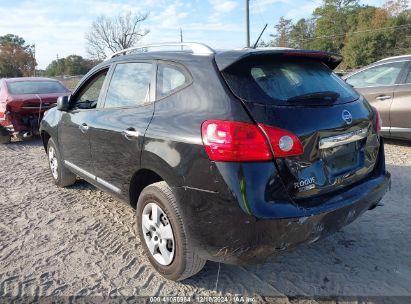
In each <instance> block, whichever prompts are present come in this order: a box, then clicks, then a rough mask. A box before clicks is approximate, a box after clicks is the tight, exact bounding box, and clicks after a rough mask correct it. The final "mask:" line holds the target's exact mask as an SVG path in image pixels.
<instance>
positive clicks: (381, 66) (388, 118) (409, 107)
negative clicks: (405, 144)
mask: <svg viewBox="0 0 411 304" xmlns="http://www.w3.org/2000/svg"><path fill="white" fill-rule="evenodd" d="M410 68H411V55H406V56H396V57H390V58H386V59H382V60H380V61H377V62H375V63H373V64H371V65H369V66H366V67H364V68H362V69H360V70H357V71H355V72H353V73H350V74H348V75H345V76H344V77H343V79H344V80H345V81H346V82H347V83H348V84H350V85H351V86H353V87H354V88H355V89H356V90H357V91H358V92H359V93H360V94H362V95H363V96H364V97H365V98H366V99H367V100H368V102H369V103H370V104H371V105H372V106H374V107H376V108H377V109H378V111H379V112H380V115H381V118H382V124H383V125H382V129H381V133H382V134H383V135H384V136H385V137H392V138H399V139H411V70H410Z"/></svg>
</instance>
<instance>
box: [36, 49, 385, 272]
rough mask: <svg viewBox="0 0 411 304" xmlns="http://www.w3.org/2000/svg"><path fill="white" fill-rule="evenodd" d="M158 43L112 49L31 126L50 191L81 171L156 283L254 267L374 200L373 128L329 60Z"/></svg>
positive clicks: (377, 159)
mask: <svg viewBox="0 0 411 304" xmlns="http://www.w3.org/2000/svg"><path fill="white" fill-rule="evenodd" d="M166 46H171V47H175V49H176V50H175V49H174V50H163V51H150V50H151V49H153V48H154V47H155V46H147V47H143V48H141V49H137V48H133V49H128V50H123V51H121V52H119V53H115V54H113V55H112V56H111V57H110V58H109V59H108V60H106V61H104V62H103V63H101V64H99V65H98V66H96V67H95V68H93V69H92V70H91V71H90V72H89V73H88V74H87V75H86V76H85V77H84V78H83V79H82V81H81V82H80V83H79V85H78V86H77V88H76V89H75V91H74V93H73V94H72V95H71V96H66V97H60V98H59V100H58V105H57V108H55V109H51V110H49V111H48V112H47V114H46V115H45V117H44V119H43V121H42V122H41V136H42V138H43V142H44V147H45V148H46V151H47V154H48V159H49V164H50V169H51V173H52V176H53V178H54V181H55V183H56V184H57V185H59V186H63V187H64V186H68V185H71V184H73V183H74V182H75V181H76V177H77V176H80V177H81V178H83V179H85V180H87V181H89V182H90V183H92V184H94V185H95V186H97V187H99V188H101V189H104V190H105V191H107V192H110V193H111V194H113V195H115V196H116V197H118V198H120V199H121V200H124V201H127V202H128V203H129V204H131V206H133V207H135V208H136V212H137V231H138V233H139V235H140V239H141V240H144V241H142V244H143V246H144V248H145V251H146V253H147V256H148V258H149V259H150V261H151V263H152V265H153V266H154V268H156V270H157V271H158V272H160V273H161V274H162V275H163V276H164V277H166V278H168V279H172V280H182V279H184V278H188V277H190V276H192V275H194V274H195V273H197V272H198V271H200V270H201V269H202V267H203V266H204V263H205V261H206V260H212V261H218V262H224V263H246V262H262V261H264V260H265V259H266V258H267V257H269V256H270V255H273V254H278V253H280V252H282V251H284V250H288V249H290V248H292V247H294V246H296V245H298V244H301V243H304V242H314V241H316V240H318V239H319V238H321V237H323V236H325V235H328V234H330V233H332V232H334V231H336V230H338V229H340V228H341V227H343V226H344V225H347V224H348V223H350V222H352V221H353V220H354V219H355V218H357V217H358V216H359V215H360V214H362V213H363V212H364V211H366V210H368V209H371V208H374V207H375V206H376V205H377V204H378V202H379V201H380V200H381V198H382V197H383V195H384V194H385V192H386V191H387V189H388V187H389V184H390V174H389V173H388V172H387V171H386V169H385V160H384V148H383V147H384V146H383V142H382V139H381V138H380V136H379V132H380V127H381V120H380V117H379V114H378V112H377V111H376V110H375V109H373V108H372V107H371V106H370V105H369V104H368V103H367V102H366V101H365V100H364V99H363V97H361V96H360V95H359V94H357V93H356V92H355V91H354V90H353V89H352V88H351V87H350V86H349V85H347V84H346V83H345V82H343V81H342V80H341V79H340V78H339V77H338V76H336V75H335V74H334V73H333V72H332V69H334V68H335V67H336V66H337V65H338V64H339V63H340V61H341V57H339V56H338V55H336V54H332V53H326V52H317V51H306V50H292V49H242V50H232V51H223V52H215V51H213V50H212V49H210V48H209V47H207V46H205V45H202V44H195V43H183V44H171V45H170V44H169V45H166ZM152 47H153V48H152ZM187 49H189V50H187Z"/></svg>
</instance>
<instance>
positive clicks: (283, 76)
mask: <svg viewBox="0 0 411 304" xmlns="http://www.w3.org/2000/svg"><path fill="white" fill-rule="evenodd" d="M223 76H224V78H225V80H226V82H227V84H228V85H229V87H230V88H231V90H232V91H233V93H234V94H235V95H237V96H238V97H240V98H241V99H244V100H246V101H251V102H256V103H266V104H275V103H284V104H290V103H301V102H310V103H312V102H314V103H320V104H323V103H325V102H330V101H332V102H349V101H353V100H356V99H357V98H358V97H359V96H358V94H357V93H356V92H355V91H354V90H353V89H352V87H351V86H349V85H348V84H346V83H345V82H344V81H343V80H341V79H340V78H339V77H338V76H337V75H336V74H334V73H333V72H332V70H330V69H329V68H328V67H327V66H326V65H325V64H323V63H322V62H320V61H315V60H309V59H308V60H307V59H287V60H284V59H282V60H281V61H280V60H279V59H277V58H269V59H267V58H266V59H264V60H262V59H258V60H255V59H254V60H247V61H245V62H240V63H237V64H234V65H233V66H231V67H229V68H227V69H226V70H224V71H223Z"/></svg>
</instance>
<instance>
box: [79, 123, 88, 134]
mask: <svg viewBox="0 0 411 304" xmlns="http://www.w3.org/2000/svg"><path fill="white" fill-rule="evenodd" d="M78 127H79V129H80V131H81V132H83V133H86V132H87V131H88V125H87V124H86V123H83V124H81V125H79V126H78Z"/></svg>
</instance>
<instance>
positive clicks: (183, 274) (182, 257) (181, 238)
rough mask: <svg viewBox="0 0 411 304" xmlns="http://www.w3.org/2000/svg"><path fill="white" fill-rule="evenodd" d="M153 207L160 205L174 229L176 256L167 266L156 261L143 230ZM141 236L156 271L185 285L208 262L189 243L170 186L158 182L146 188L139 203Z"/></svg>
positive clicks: (139, 229)
mask: <svg viewBox="0 0 411 304" xmlns="http://www.w3.org/2000/svg"><path fill="white" fill-rule="evenodd" d="M149 203H155V204H157V205H158V206H159V207H160V208H161V209H162V210H163V211H164V212H165V213H166V215H167V218H168V222H169V224H170V225H171V228H172V231H173V235H174V240H175V253H174V258H173V260H172V262H171V264H169V265H167V266H164V265H161V264H160V263H158V262H157V261H156V259H155V258H154V257H153V255H152V254H151V253H150V251H149V249H148V246H147V243H146V241H145V239H144V235H143V234H144V232H143V228H142V215H143V210H144V207H145V206H146V205H147V204H149ZM136 212H137V233H138V234H139V236H140V240H141V243H142V244H143V247H144V251H145V253H146V255H147V257H148V259H149V260H150V262H151V264H152V265H153V267H154V268H155V269H156V270H157V271H158V272H159V273H160V274H161V275H162V276H163V277H165V278H166V279H169V280H173V281H181V280H184V279H186V278H189V277H191V276H193V275H195V274H196V273H197V272H199V271H200V270H201V269H202V268H203V267H204V264H205V262H206V260H204V259H202V258H200V257H199V256H198V255H197V254H196V253H195V250H194V248H192V246H191V244H190V243H189V241H188V240H187V237H186V232H185V229H184V223H183V219H182V217H181V214H180V212H179V210H178V207H177V202H176V198H175V196H174V194H173V193H172V191H171V189H170V187H169V186H168V185H167V183H166V182H158V183H155V184H151V185H149V186H147V187H146V188H144V190H143V191H142V192H141V195H140V197H139V199H138V203H137V208H136Z"/></svg>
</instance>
